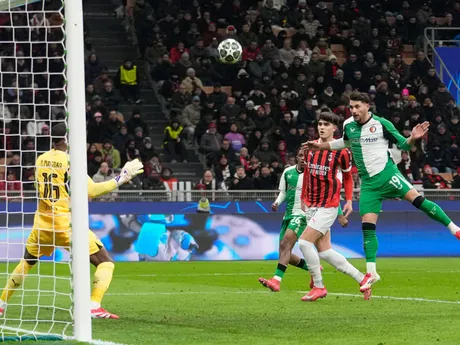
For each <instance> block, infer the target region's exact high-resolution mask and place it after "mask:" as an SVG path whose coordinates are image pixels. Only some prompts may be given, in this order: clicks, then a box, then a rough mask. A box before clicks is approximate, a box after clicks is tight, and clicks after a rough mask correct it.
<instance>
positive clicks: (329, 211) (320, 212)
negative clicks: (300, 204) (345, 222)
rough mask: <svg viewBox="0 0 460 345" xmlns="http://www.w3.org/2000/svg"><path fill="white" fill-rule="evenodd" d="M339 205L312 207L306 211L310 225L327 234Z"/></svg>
mask: <svg viewBox="0 0 460 345" xmlns="http://www.w3.org/2000/svg"><path fill="white" fill-rule="evenodd" d="M338 211H339V210H338V207H328V208H326V207H311V208H309V209H307V211H306V218H307V224H308V226H310V227H312V228H313V229H315V230H317V231H319V232H320V233H322V234H323V235H325V234H326V233H327V232H328V231H329V230H330V229H331V226H332V224H334V222H335V220H336V218H337V213H338Z"/></svg>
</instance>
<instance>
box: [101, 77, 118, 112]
mask: <svg viewBox="0 0 460 345" xmlns="http://www.w3.org/2000/svg"><path fill="white" fill-rule="evenodd" d="M100 95H101V98H102V102H103V103H104V105H105V106H106V107H107V108H108V109H114V110H116V109H118V105H119V104H120V97H119V96H118V93H117V91H116V90H115V89H114V88H113V83H112V82H111V81H110V80H107V81H105V83H104V88H103V90H102V91H100Z"/></svg>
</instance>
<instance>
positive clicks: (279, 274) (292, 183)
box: [259, 150, 308, 291]
mask: <svg viewBox="0 0 460 345" xmlns="http://www.w3.org/2000/svg"><path fill="white" fill-rule="evenodd" d="M296 158H297V165H294V166H291V167H288V168H286V169H285V170H284V171H283V174H282V175H281V178H280V184H279V191H280V193H279V194H278V198H276V200H275V202H274V203H273V205H272V210H273V211H274V212H276V211H278V207H279V206H280V205H281V204H282V203H283V201H286V212H285V213H284V217H283V223H282V224H281V231H280V247H279V253H280V257H279V263H278V266H277V268H276V272H275V277H274V278H273V279H276V281H275V282H274V283H275V285H277V286H274V287H271V286H269V283H270V281H269V280H267V279H265V278H259V282H260V283H261V284H262V285H264V286H266V287H269V288H270V289H271V290H273V291H279V282H280V281H281V280H282V279H283V276H284V272H286V268H287V265H288V264H291V265H293V266H296V267H299V268H301V269H303V270H305V271H308V267H307V264H306V263H305V260H304V259H302V258H299V257H298V256H297V255H294V254H292V253H291V251H292V248H293V247H294V245H295V244H296V242H297V239H298V238H299V237H300V235H302V232H303V230H304V229H305V227H306V219H305V212H304V211H302V207H301V206H302V205H301V199H300V195H301V193H302V183H303V170H304V167H305V164H304V152H303V151H302V150H298V152H297V157H296ZM270 280H272V279H270Z"/></svg>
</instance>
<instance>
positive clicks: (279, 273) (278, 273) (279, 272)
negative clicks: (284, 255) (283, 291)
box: [275, 263, 287, 281]
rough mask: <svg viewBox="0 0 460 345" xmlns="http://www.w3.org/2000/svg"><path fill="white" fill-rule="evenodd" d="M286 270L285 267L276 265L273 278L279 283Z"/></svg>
mask: <svg viewBox="0 0 460 345" xmlns="http://www.w3.org/2000/svg"><path fill="white" fill-rule="evenodd" d="M286 269H287V266H284V265H282V264H280V263H278V266H277V267H276V271H275V278H276V277H278V278H279V279H278V280H279V281H281V279H283V277H284V273H285V272H286Z"/></svg>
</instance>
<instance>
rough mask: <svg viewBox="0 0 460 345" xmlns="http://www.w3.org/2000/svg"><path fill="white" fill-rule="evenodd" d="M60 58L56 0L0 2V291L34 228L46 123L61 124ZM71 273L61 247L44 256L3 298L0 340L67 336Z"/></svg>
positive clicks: (63, 93) (61, 29) (63, 112)
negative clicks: (37, 169) (38, 164)
mask: <svg viewBox="0 0 460 345" xmlns="http://www.w3.org/2000/svg"><path fill="white" fill-rule="evenodd" d="M72 1H73V0H72ZM65 53H66V47H65V30H64V8H63V3H62V2H61V0H38V1H37V0H35V1H32V0H22V1H21V0H0V59H1V64H0V76H1V79H0V90H1V95H0V131H1V132H0V289H2V290H3V288H4V287H5V284H6V283H7V279H8V276H9V274H11V273H12V271H13V270H14V269H15V267H16V266H17V264H18V263H19V262H20V260H21V258H22V257H23V255H24V244H25V242H26V239H27V237H28V235H29V233H30V232H31V229H32V224H33V220H34V212H35V209H36V207H37V201H38V200H37V199H38V193H37V191H36V189H35V183H34V182H35V176H34V170H35V169H34V168H35V167H34V164H35V161H36V158H37V157H38V156H39V155H40V154H41V153H43V152H45V151H48V150H49V149H50V148H51V138H50V130H51V128H52V126H53V125H54V124H56V123H58V122H63V121H65V122H67V116H66V113H67V110H66V89H65V85H66V78H65V69H66V65H65ZM82 94H84V90H82ZM71 273H72V272H71V265H70V255H69V253H68V252H67V251H65V250H64V249H60V248H59V249H56V250H55V251H54V252H53V253H52V254H51V255H50V256H44V257H42V258H41V259H40V260H39V262H38V263H37V264H35V266H34V267H33V268H32V269H31V270H30V272H29V274H28V275H27V277H26V278H25V279H24V281H23V283H22V285H21V286H20V287H19V288H18V289H17V290H16V291H15V292H14V294H13V295H12V297H11V298H10V299H9V300H8V303H7V307H6V310H5V313H4V315H3V316H0V341H2V340H26V339H53V338H57V337H59V338H66V336H69V335H71V334H72V323H73V320H72V319H73V318H72V278H71V277H72V275H71ZM0 307H1V306H0Z"/></svg>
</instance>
